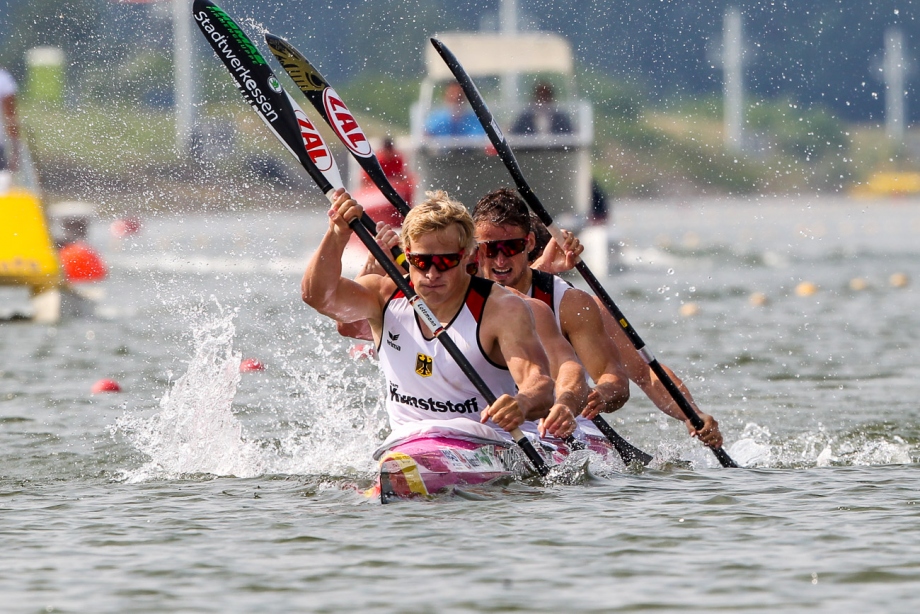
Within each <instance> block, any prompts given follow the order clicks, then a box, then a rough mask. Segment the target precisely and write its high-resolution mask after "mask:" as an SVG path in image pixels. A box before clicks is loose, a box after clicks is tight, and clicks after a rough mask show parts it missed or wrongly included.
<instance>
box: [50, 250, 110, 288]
mask: <svg viewBox="0 0 920 614" xmlns="http://www.w3.org/2000/svg"><path fill="white" fill-rule="evenodd" d="M58 256H59V257H60V259H61V265H62V266H63V267H64V275H65V276H66V277H67V281H100V280H102V279H105V276H106V275H108V272H109V271H108V269H107V268H106V266H105V263H104V262H103V261H102V257H101V256H100V255H99V253H98V252H96V250H94V249H93V248H92V247H90V246H89V245H87V244H86V243H84V242H82V241H75V242H73V243H68V244H67V245H65V246H64V247H62V248H61V249H60V251H59V252H58Z"/></svg>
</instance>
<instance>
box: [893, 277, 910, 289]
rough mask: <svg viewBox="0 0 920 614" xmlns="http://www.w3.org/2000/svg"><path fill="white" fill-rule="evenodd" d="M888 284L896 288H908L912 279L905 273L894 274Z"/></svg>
mask: <svg viewBox="0 0 920 614" xmlns="http://www.w3.org/2000/svg"><path fill="white" fill-rule="evenodd" d="M888 283H890V284H891V285H892V286H894V287H895V288H906V287H907V284H909V283H910V278H909V277H908V276H907V275H906V274H904V273H893V274H892V275H891V277H889V278H888Z"/></svg>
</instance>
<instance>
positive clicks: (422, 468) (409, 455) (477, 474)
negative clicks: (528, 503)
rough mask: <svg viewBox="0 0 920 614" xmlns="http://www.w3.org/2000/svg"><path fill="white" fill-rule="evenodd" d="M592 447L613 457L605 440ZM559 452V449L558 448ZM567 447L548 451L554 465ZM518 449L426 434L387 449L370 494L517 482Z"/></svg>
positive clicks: (521, 467) (401, 495)
mask: <svg viewBox="0 0 920 614" xmlns="http://www.w3.org/2000/svg"><path fill="white" fill-rule="evenodd" d="M585 443H586V444H587V449H588V450H590V451H592V452H595V453H597V454H599V455H601V456H604V457H606V456H607V455H608V454H611V453H614V451H613V448H612V446H610V444H609V443H608V442H607V441H606V440H602V439H598V438H596V437H588V438H587V441H586V442H585ZM553 448H554V449H553ZM568 454H569V450H568V448H567V447H565V445H559V446H551V447H550V448H546V447H544V448H543V456H544V458H545V459H546V461H547V463H548V464H550V465H554V464H558V463H561V462H562V461H564V460H565V458H566V457H567V456H568ZM525 467H526V465H525V464H524V457H523V454H522V453H521V452H520V451H519V450H518V449H517V447H516V446H511V445H503V444H502V443H481V442H472V441H467V440H465V439H458V438H453V437H450V436H443V435H440V436H425V437H419V438H415V439H412V440H410V441H407V442H404V443H397V444H395V445H393V446H392V447H390V448H388V449H387V450H386V451H385V452H384V453H383V454H382V455H381V456H380V458H379V466H378V479H377V483H376V485H375V487H374V488H372V489H371V490H369V491H368V492H367V494H368V495H369V496H379V497H380V499H381V501H382V502H384V503H386V502H388V501H391V500H393V499H412V498H418V497H429V496H432V495H435V494H438V493H441V492H447V491H450V490H451V489H452V488H456V487H464V486H477V485H482V484H489V483H495V482H499V481H503V480H512V479H514V478H516V477H520V476H521V475H522V473H523V472H524V471H525V470H526V469H525Z"/></svg>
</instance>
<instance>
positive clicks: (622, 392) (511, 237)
mask: <svg viewBox="0 0 920 614" xmlns="http://www.w3.org/2000/svg"><path fill="white" fill-rule="evenodd" d="M473 219H474V221H475V223H476V238H477V240H478V241H479V266H480V271H481V274H482V275H483V276H484V277H485V278H486V279H491V280H493V281H496V282H498V283H499V284H501V285H503V286H508V287H511V288H515V289H517V290H518V291H520V292H523V293H524V294H526V295H528V296H532V297H534V298H538V299H540V300H542V301H544V302H545V303H546V304H547V305H548V306H549V307H550V308H551V309H552V310H553V313H554V314H555V316H556V318H557V320H558V322H559V326H560V328H561V330H562V332H563V334H564V335H565V337H566V339H568V341H569V342H570V343H571V344H572V346H573V348H574V349H575V353H576V354H577V355H578V357H579V358H580V359H581V360H582V362H583V364H584V365H585V369H586V371H587V372H588V374H589V375H590V376H591V378H592V379H593V380H594V381H595V383H596V386H595V388H594V389H593V390H592V391H591V393H590V394H589V396H588V402H587V404H586V406H585V408H584V410H583V411H582V414H581V417H582V418H584V419H586V420H590V419H592V418H594V417H595V416H597V415H598V413H600V412H612V411H616V410H617V409H619V408H620V407H622V406H623V405H624V404H625V403H626V401H627V399H628V398H629V383H628V381H627V377H628V379H631V380H632V381H634V382H636V384H637V385H638V386H639V387H640V388H641V389H642V391H643V392H645V393H646V394H647V395H648V396H649V398H650V399H651V400H652V402H653V403H654V404H655V405H656V406H657V407H658V408H659V409H660V410H661V411H662V412H664V413H665V414H667V415H669V416H671V417H673V418H675V419H677V420H681V421H683V422H684V423H685V424H686V425H687V429H688V431H689V433H690V435H691V436H693V437H697V438H699V439H700V441H702V442H703V443H704V444H706V445H708V446H713V447H719V446H721V445H722V434H721V433H720V432H719V427H718V422H717V421H716V420H715V418H713V417H712V416H710V415H709V414H706V413H704V412H702V411H700V410H699V409H698V408H697V407H696V405H695V403H694V402H693V401H692V397H691V396H690V393H689V391H688V390H687V389H686V386H684V385H683V383H682V382H681V381H680V380H679V379H678V378H676V377H675V376H674V375H673V373H672V372H671V371H670V370H669V369H667V367H665V369H666V371H667V372H668V374H669V375H671V377H672V378H673V379H674V381H675V383H677V385H678V387H680V388H681V391H682V392H683V393H684V394H685V395H686V397H687V399H688V400H690V402H691V404H692V405H693V406H694V409H696V410H697V413H699V415H700V417H701V418H702V419H703V422H704V425H703V428H701V429H699V430H697V429H695V428H693V426H692V424H691V423H690V421H689V420H687V419H686V416H684V415H683V412H681V411H680V408H679V407H677V404H676V403H675V402H674V400H673V399H672V398H671V397H670V395H669V394H668V392H667V390H665V388H664V386H663V385H662V384H661V382H660V381H658V378H657V377H656V376H655V375H654V374H653V373H652V372H651V370H650V369H649V366H648V365H647V364H646V363H645V361H644V360H642V358H641V357H640V356H639V354H638V352H636V350H635V348H634V347H633V346H632V344H631V343H630V342H629V339H628V338H627V337H626V334H625V333H624V332H623V330H622V328H621V327H620V326H619V325H618V324H617V323H616V321H615V320H614V319H613V317H612V316H611V315H610V314H609V312H608V311H607V309H606V308H604V307H603V305H602V304H601V303H600V301H599V299H592V297H591V296H589V295H588V294H587V293H586V292H584V291H582V290H579V289H577V288H573V287H572V286H571V285H570V284H568V283H566V282H565V281H563V280H562V279H561V278H559V277H557V276H556V275H553V274H551V273H548V272H546V271H547V270H549V271H552V272H561V271H563V270H568V269H571V268H574V266H575V261H576V258H577V256H578V255H579V254H580V252H581V251H582V249H583V248H582V247H581V245H580V244H578V242H577V240H576V239H575V237H574V235H572V234H571V233H565V236H566V242H565V245H563V246H559V245H557V244H556V242H555V241H553V240H550V241H549V242H548V244H547V246H546V250H545V251H544V252H543V253H542V254H538V253H536V250H535V249H534V248H535V246H536V238H535V234H534V232H533V228H534V224H533V221H532V219H531V216H530V213H529V212H528V210H527V205H526V204H525V203H524V201H523V200H521V198H520V196H518V194H517V192H515V191H513V190H509V189H499V190H494V191H492V192H490V193H489V194H487V195H485V196H484V197H483V198H482V199H480V201H479V202H478V203H477V205H476V208H475V209H474V211H473ZM530 255H533V256H534V258H537V257H538V256H540V258H539V260H538V261H535V263H534V264H535V265H536V266H539V268H541V269H543V270H537V269H535V268H531V263H530V261H529V260H528V256H530ZM624 388H625V389H624ZM580 423H581V421H580ZM582 426H583V428H586V430H590V427H588V426H587V425H584V424H583V423H582Z"/></svg>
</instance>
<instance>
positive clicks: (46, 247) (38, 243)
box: [0, 189, 62, 294]
mask: <svg viewBox="0 0 920 614" xmlns="http://www.w3.org/2000/svg"><path fill="white" fill-rule="evenodd" d="M61 279H62V276H61V267H60V265H59V263H58V258H57V250H56V249H55V247H54V243H53V241H52V239H51V233H50V232H49V231H48V225H47V223H46V221H45V214H44V211H43V210H42V205H41V202H40V201H39V200H38V198H37V197H36V196H35V195H34V194H32V193H31V192H27V191H25V190H20V189H13V190H10V191H9V192H6V193H5V194H3V195H0V286H2V285H17V286H31V287H32V290H33V292H34V293H35V294H38V293H40V292H44V291H45V290H48V289H51V288H56V287H57V286H58V285H59V284H60V283H61Z"/></svg>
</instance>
